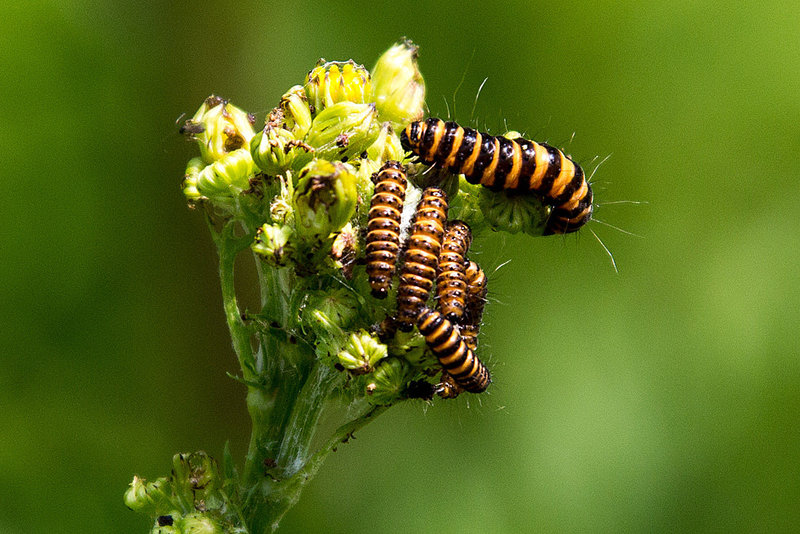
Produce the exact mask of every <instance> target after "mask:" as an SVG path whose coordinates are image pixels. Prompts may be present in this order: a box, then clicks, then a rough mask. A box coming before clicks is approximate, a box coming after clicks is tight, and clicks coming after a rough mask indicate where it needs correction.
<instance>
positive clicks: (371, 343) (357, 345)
mask: <svg viewBox="0 0 800 534" xmlns="http://www.w3.org/2000/svg"><path fill="white" fill-rule="evenodd" d="M386 355H387V348H386V345H384V344H383V343H381V342H380V341H378V339H377V338H375V337H374V336H372V335H371V334H369V333H367V332H365V331H364V330H361V331H359V332H354V333H352V334H350V336H349V337H348V339H347V342H346V343H345V345H344V347H343V348H342V350H341V351H339V363H340V364H341V365H342V367H344V368H345V369H347V370H349V371H350V372H352V373H353V374H355V375H360V374H365V373H368V372H370V371H371V370H372V367H373V366H374V365H375V364H376V363H378V362H379V361H380V360H382V359H383V358H385V357H386Z"/></svg>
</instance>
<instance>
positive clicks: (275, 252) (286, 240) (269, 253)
mask: <svg viewBox="0 0 800 534" xmlns="http://www.w3.org/2000/svg"><path fill="white" fill-rule="evenodd" d="M293 234H294V230H292V227H291V226H286V225H274V224H265V225H264V226H262V227H260V228H259V229H258V231H257V232H256V238H255V241H253V244H252V245H250V248H252V249H253V252H255V253H256V254H258V255H259V256H260V257H261V259H263V260H264V261H266V262H267V263H269V264H270V265H273V266H275V267H285V266H286V265H287V264H288V262H289V258H290V257H291V255H292V253H293V252H294V247H293V246H292V243H291V241H290V240H291V238H292V235H293Z"/></svg>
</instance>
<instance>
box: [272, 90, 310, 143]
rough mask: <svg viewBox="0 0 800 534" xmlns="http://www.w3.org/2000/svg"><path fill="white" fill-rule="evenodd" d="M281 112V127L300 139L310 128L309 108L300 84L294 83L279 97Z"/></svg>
mask: <svg viewBox="0 0 800 534" xmlns="http://www.w3.org/2000/svg"><path fill="white" fill-rule="evenodd" d="M279 107H280V109H281V111H282V112H283V127H284V128H285V129H287V130H289V131H291V132H292V135H293V136H294V138H295V139H302V138H303V137H305V136H306V134H307V133H308V130H309V129H310V128H311V109H310V108H309V105H308V97H307V96H306V91H305V89H304V88H303V86H302V85H295V86H294V87H292V88H291V89H289V90H288V91H286V93H285V94H284V95H283V96H282V97H281V103H280V104H279Z"/></svg>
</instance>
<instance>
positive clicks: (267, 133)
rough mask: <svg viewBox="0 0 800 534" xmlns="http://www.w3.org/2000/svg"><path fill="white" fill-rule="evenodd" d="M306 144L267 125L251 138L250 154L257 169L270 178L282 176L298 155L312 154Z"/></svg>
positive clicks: (289, 133) (286, 131) (287, 133)
mask: <svg viewBox="0 0 800 534" xmlns="http://www.w3.org/2000/svg"><path fill="white" fill-rule="evenodd" d="M313 150H314V149H312V148H311V147H310V146H308V145H307V144H305V143H303V142H302V141H298V140H296V139H295V138H294V136H293V134H292V132H290V131H289V130H285V129H283V128H278V127H275V126H270V125H267V126H266V127H265V128H264V129H263V130H262V131H260V132H258V133H257V134H256V135H254V136H253V139H252V140H251V141H250V153H251V155H252V157H253V161H254V162H255V164H256V165H257V166H258V168H259V169H261V170H262V171H264V172H265V173H266V174H268V175H270V176H275V175H278V174H283V173H284V172H285V171H286V170H287V169H289V167H291V165H292V163H293V162H294V160H295V158H296V157H297V156H298V154H301V153H302V154H306V153H310V152H313Z"/></svg>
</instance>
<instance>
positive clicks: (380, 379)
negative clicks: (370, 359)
mask: <svg viewBox="0 0 800 534" xmlns="http://www.w3.org/2000/svg"><path fill="white" fill-rule="evenodd" d="M409 372H410V368H409V366H408V364H407V363H406V362H405V360H401V359H400V358H387V359H385V360H383V361H381V362H380V363H379V364H378V365H377V366H376V367H375V372H374V373H372V377H371V380H369V381H368V382H367V387H366V392H367V400H368V401H369V402H370V403H372V404H380V405H384V404H391V403H393V402H395V401H396V400H398V399H400V398H401V395H402V393H403V391H404V390H405V388H406V385H407V384H408V381H409V378H410V377H409Z"/></svg>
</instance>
